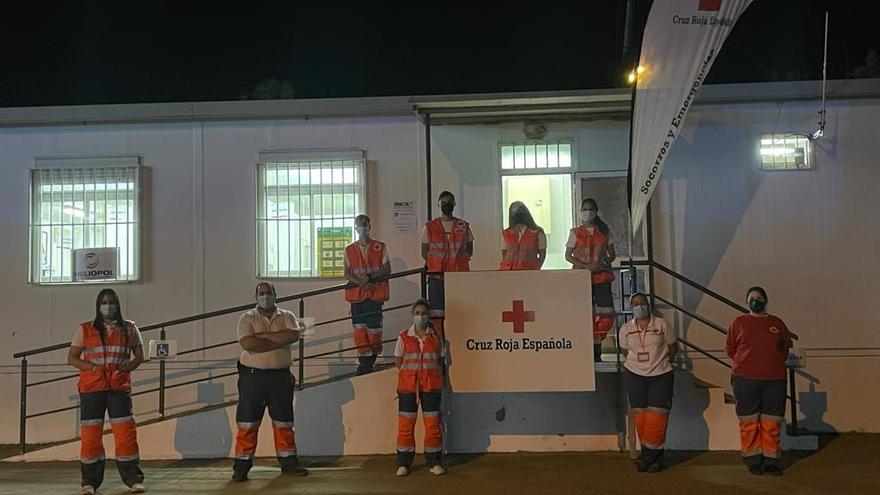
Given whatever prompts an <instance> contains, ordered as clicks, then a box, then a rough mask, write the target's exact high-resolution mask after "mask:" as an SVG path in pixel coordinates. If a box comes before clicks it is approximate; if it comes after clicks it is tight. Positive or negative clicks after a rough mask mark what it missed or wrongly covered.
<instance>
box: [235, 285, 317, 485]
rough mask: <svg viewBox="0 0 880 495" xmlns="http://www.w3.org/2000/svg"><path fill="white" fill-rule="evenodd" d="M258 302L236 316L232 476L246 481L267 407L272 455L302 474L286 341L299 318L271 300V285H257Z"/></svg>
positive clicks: (294, 334) (294, 336) (293, 337)
mask: <svg viewBox="0 0 880 495" xmlns="http://www.w3.org/2000/svg"><path fill="white" fill-rule="evenodd" d="M255 296H256V299H257V306H256V307H255V308H254V309H251V310H249V311H247V312H246V313H244V314H243V315H241V318H239V320H238V328H237V334H238V343H239V344H240V345H241V347H242V349H243V350H242V353H241V357H240V358H239V362H238V408H237V409H236V412H235V421H236V422H237V423H238V434H237V436H236V439H235V462H234V464H233V467H232V470H233V474H232V480H233V481H246V480H247V479H248V477H247V475H248V471H250V469H251V467H252V466H253V460H254V452H255V451H256V450H257V433H258V430H259V428H260V421H262V419H263V414H264V412H265V410H266V406H268V407H269V417H271V418H272V429H273V433H274V435H273V436H274V438H275V454H276V456H277V457H278V463H279V464H280V465H281V472H282V473H285V474H292V475H296V476H305V475H307V474H308V472H307V471H306V470H305V469H303V468H302V467H300V466H299V463H298V461H297V457H296V439H295V436H294V429H293V389H294V385H295V383H296V378H295V377H294V376H293V374H291V372H290V365H291V363H292V360H291V357H290V345H291V344H293V343H294V342H296V341H297V340H299V335H300V329H301V327H300V323H299V321H298V320H297V318H296V315H294V314H293V313H292V312H290V311H287V310H284V309H281V308H279V307H277V306H276V305H275V287H273V286H272V284H270V283H268V282H260V283H259V284H257V289H256V293H255Z"/></svg>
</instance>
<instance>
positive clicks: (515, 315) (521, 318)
mask: <svg viewBox="0 0 880 495" xmlns="http://www.w3.org/2000/svg"><path fill="white" fill-rule="evenodd" d="M501 321H502V322H503V323H513V333H523V332H525V331H526V322H527V321H535V312H534V311H525V304H524V303H523V302H522V301H521V300H519V301H513V311H502V312H501Z"/></svg>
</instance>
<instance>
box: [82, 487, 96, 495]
mask: <svg viewBox="0 0 880 495" xmlns="http://www.w3.org/2000/svg"><path fill="white" fill-rule="evenodd" d="M79 493H80V495H95V487H93V486H92V485H83V486H81V487H80V488H79Z"/></svg>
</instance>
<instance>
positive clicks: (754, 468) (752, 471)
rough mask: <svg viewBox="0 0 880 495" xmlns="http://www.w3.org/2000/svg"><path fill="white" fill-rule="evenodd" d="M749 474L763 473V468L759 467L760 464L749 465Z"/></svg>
mask: <svg viewBox="0 0 880 495" xmlns="http://www.w3.org/2000/svg"><path fill="white" fill-rule="evenodd" d="M749 474H754V475H755V476H761V475H762V474H764V470H763V469H761V465H760V464H755V465H752V466H749Z"/></svg>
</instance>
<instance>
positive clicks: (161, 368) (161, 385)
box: [159, 327, 165, 417]
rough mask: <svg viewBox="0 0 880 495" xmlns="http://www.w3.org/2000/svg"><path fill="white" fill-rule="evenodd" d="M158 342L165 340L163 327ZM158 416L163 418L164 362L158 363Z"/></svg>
mask: <svg viewBox="0 0 880 495" xmlns="http://www.w3.org/2000/svg"><path fill="white" fill-rule="evenodd" d="M159 340H165V327H162V329H161V330H159ZM159 416H162V417H165V360H164V359H162V360H160V361H159Z"/></svg>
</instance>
